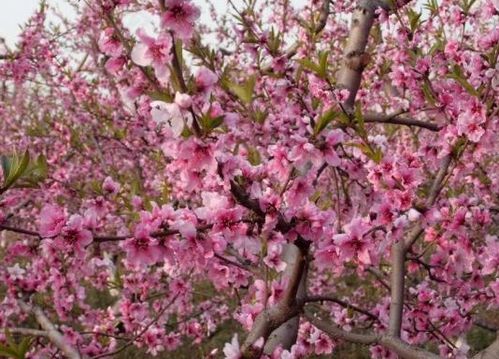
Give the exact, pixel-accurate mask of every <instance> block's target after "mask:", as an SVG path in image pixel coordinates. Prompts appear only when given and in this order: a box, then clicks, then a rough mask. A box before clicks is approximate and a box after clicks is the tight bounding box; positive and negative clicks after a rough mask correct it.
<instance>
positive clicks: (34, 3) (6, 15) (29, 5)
mask: <svg viewBox="0 0 499 359" xmlns="http://www.w3.org/2000/svg"><path fill="white" fill-rule="evenodd" d="M193 1H194V3H197V4H198V5H200V7H201V10H202V11H201V14H202V15H201V20H206V21H209V20H210V18H209V16H208V14H207V10H206V9H207V7H206V1H204V0H193ZM212 1H213V3H214V4H215V6H216V7H217V10H219V11H224V10H225V9H226V8H227V5H226V4H227V1H226V0H212ZM291 2H292V3H294V4H295V5H297V4H300V3H303V2H304V0H292V1H291ZM38 3H39V0H0V38H4V39H5V40H6V42H7V45H8V46H9V47H12V46H13V45H14V44H15V43H16V39H17V35H18V34H19V31H20V30H19V25H21V24H23V23H24V22H25V21H26V20H27V19H28V18H29V17H30V16H31V14H33V12H34V11H35V10H36V9H37V7H38ZM49 3H50V4H54V5H56V6H59V7H60V8H61V9H66V11H67V9H68V6H67V5H66V6H65V0H49ZM235 3H236V4H237V3H238V1H237V0H236V1H235ZM148 21H150V19H148V18H146V17H144V16H136V17H134V18H131V19H129V25H130V26H131V27H132V28H137V27H138V26H142V25H144V24H145V25H147V22H148Z"/></svg>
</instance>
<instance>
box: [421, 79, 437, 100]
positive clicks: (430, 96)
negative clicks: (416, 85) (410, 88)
mask: <svg viewBox="0 0 499 359" xmlns="http://www.w3.org/2000/svg"><path fill="white" fill-rule="evenodd" d="M421 90H422V91H423V95H424V97H425V99H426V101H428V102H429V103H430V104H432V105H433V106H435V104H436V99H435V97H434V96H433V92H432V91H431V87H430V84H429V82H428V80H426V79H425V81H424V83H423V86H422V87H421Z"/></svg>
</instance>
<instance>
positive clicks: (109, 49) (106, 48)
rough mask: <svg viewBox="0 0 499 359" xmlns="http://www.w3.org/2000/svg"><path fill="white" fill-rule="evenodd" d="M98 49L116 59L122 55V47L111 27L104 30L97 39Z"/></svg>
mask: <svg viewBox="0 0 499 359" xmlns="http://www.w3.org/2000/svg"><path fill="white" fill-rule="evenodd" d="M99 49H100V50H101V51H102V52H103V53H105V54H106V55H108V56H111V57H113V58H116V57H118V56H120V55H121V54H122V53H123V45H122V44H121V42H120V40H119V38H118V36H116V35H115V30H114V29H113V28H111V27H108V28H107V29H105V30H104V31H103V32H102V34H101V37H100V39H99Z"/></svg>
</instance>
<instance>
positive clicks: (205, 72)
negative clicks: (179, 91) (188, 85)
mask: <svg viewBox="0 0 499 359" xmlns="http://www.w3.org/2000/svg"><path fill="white" fill-rule="evenodd" d="M195 79H196V87H197V89H198V90H199V91H200V92H204V93H207V92H209V90H210V89H211V87H212V86H213V85H215V84H216V83H217V81H218V77H217V75H216V74H215V73H213V71H211V70H210V69H208V68H206V67H204V66H202V67H200V68H199V69H198V71H197V72H196V76H195Z"/></svg>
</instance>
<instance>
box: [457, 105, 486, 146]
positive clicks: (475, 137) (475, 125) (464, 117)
mask: <svg viewBox="0 0 499 359" xmlns="http://www.w3.org/2000/svg"><path fill="white" fill-rule="evenodd" d="M483 122H485V119H483V118H477V117H474V116H472V114H470V113H469V112H464V113H462V114H461V115H459V117H458V119H457V133H458V134H459V135H465V136H466V137H468V138H469V140H470V141H472V142H478V141H480V138H482V136H483V134H484V133H485V130H484V129H483V127H482V126H480V125H481V124H482V123H483Z"/></svg>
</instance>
